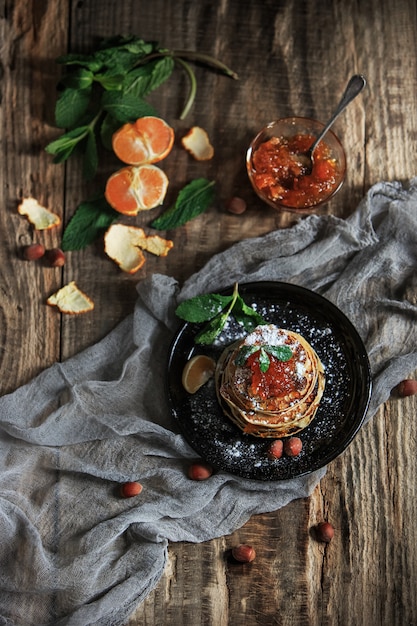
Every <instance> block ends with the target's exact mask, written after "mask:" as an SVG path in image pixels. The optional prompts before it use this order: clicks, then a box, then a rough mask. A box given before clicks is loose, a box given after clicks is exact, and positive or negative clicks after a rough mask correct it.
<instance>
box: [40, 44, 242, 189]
mask: <svg viewBox="0 0 417 626" xmlns="http://www.w3.org/2000/svg"><path fill="white" fill-rule="evenodd" d="M189 61H196V62H198V63H203V64H205V65H207V66H209V67H211V68H214V69H217V70H219V71H221V72H222V73H223V74H225V75H226V76H229V77H231V78H237V75H236V74H235V73H234V72H232V71H231V70H230V69H229V68H228V67H227V66H225V65H224V64H223V63H221V62H220V61H217V60H216V59H214V58H213V57H211V56H209V55H205V54H201V53H197V52H193V51H187V50H178V51H175V50H168V49H165V48H161V47H159V45H158V44H157V43H155V42H148V41H144V40H143V39H141V38H139V37H135V36H129V37H123V36H117V37H113V38H110V39H105V40H104V41H103V42H102V44H101V45H100V46H99V48H98V49H97V50H96V51H94V52H93V53H91V54H68V55H65V56H61V57H59V58H58V59H57V62H58V63H60V64H61V65H63V66H64V67H65V68H66V73H65V75H64V76H63V78H62V79H61V81H60V83H59V85H58V99H57V102H56V107H55V123H56V125H57V126H58V127H59V128H63V129H65V130H66V132H65V133H64V134H63V135H62V136H61V137H59V138H58V139H56V140H54V141H52V142H51V143H49V144H48V145H47V147H46V151H47V152H48V153H49V154H51V155H52V156H53V157H54V159H53V160H54V163H62V162H64V161H66V160H67V159H68V158H69V157H70V156H71V155H72V154H73V153H74V152H75V151H76V150H77V151H78V150H79V149H81V150H82V152H83V159H84V160H83V171H84V176H85V177H86V178H88V179H91V178H93V177H94V175H95V173H96V171H97V167H98V142H100V143H101V144H102V145H103V146H104V147H106V148H109V149H110V148H111V137H112V135H113V133H114V132H115V131H116V130H117V129H118V128H119V127H120V126H121V125H123V124H125V123H127V122H133V121H135V120H136V119H138V118H139V117H143V116H146V115H157V112H156V111H155V109H154V108H153V107H152V106H151V105H150V104H149V103H148V102H147V101H146V97H147V96H148V95H149V94H150V93H151V92H152V91H154V90H155V89H157V88H158V87H159V86H160V85H162V84H163V83H164V82H165V81H166V80H168V78H169V77H170V76H171V74H172V72H173V70H174V67H175V64H178V65H180V66H181V67H182V68H183V69H184V70H185V71H186V74H187V76H188V78H189V83H190V90H189V94H188V97H187V100H186V104H185V107H184V109H183V111H182V113H181V116H180V118H181V119H184V118H185V117H186V115H187V114H188V112H189V110H190V108H191V106H192V104H193V102H194V99H195V95H196V85H197V83H196V77H195V73H194V70H193V69H192V67H191V66H190V64H189Z"/></svg>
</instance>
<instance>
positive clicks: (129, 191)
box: [105, 164, 168, 215]
mask: <svg viewBox="0 0 417 626" xmlns="http://www.w3.org/2000/svg"><path fill="white" fill-rule="evenodd" d="M167 188H168V177H167V175H166V174H165V172H163V171H162V170H161V169H160V168H159V167H157V166H156V165H148V164H147V165H140V166H135V165H128V166H127V167H122V169H120V170H117V172H114V174H112V175H111V176H110V178H109V179H108V181H107V184H106V189H105V197H106V200H107V202H108V203H109V204H110V206H112V207H113V209H115V210H116V211H118V212H119V213H123V215H137V213H138V212H139V211H147V210H149V209H153V208H154V207H156V206H158V205H160V204H162V202H163V201H164V198H165V194H166V192H167Z"/></svg>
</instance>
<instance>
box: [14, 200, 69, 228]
mask: <svg viewBox="0 0 417 626" xmlns="http://www.w3.org/2000/svg"><path fill="white" fill-rule="evenodd" d="M17 211H18V213H19V214H20V215H23V216H25V217H27V218H28V220H29V222H30V223H31V224H33V226H34V227H35V229H36V230H49V229H50V228H54V227H55V226H58V225H59V224H60V223H61V218H60V217H59V215H56V213H53V212H52V211H50V210H49V209H47V208H46V207H44V206H42V205H41V204H40V203H39V202H38V201H37V200H36V199H35V198H23V200H22V202H21V203H20V204H19V206H18V207H17Z"/></svg>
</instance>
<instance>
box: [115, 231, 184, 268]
mask: <svg viewBox="0 0 417 626" xmlns="http://www.w3.org/2000/svg"><path fill="white" fill-rule="evenodd" d="M173 246H174V243H173V242H172V241H170V240H168V239H163V238H162V237H160V236H159V235H146V233H145V231H144V230H143V229H142V228H139V227H137V226H128V225H126V224H112V225H111V226H110V227H109V228H108V229H107V231H106V233H105V235H104V251H105V253H106V254H107V256H109V257H110V258H111V259H112V260H113V261H115V263H117V265H118V266H119V267H120V269H122V270H123V271H124V272H127V273H128V274H134V273H135V272H137V271H138V270H139V269H140V268H141V267H142V265H143V264H144V263H145V256H144V254H143V251H142V250H146V251H147V252H150V253H152V254H155V255H157V256H167V254H168V252H169V251H170V250H171V248H172V247H173Z"/></svg>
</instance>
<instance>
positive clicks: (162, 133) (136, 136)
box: [112, 116, 174, 165]
mask: <svg viewBox="0 0 417 626" xmlns="http://www.w3.org/2000/svg"><path fill="white" fill-rule="evenodd" d="M173 145H174V130H173V129H172V128H171V126H168V124H167V123H166V122H165V121H164V120H162V119H161V118H159V117H153V116H147V117H140V118H139V119H137V120H136V122H133V123H129V124H124V125H123V126H122V127H121V128H119V129H118V130H116V132H115V133H114V134H113V137H112V147H113V151H114V153H115V155H116V156H117V157H118V158H119V159H120V160H121V161H123V163H128V164H129V165H143V164H144V163H157V162H158V161H162V159H164V158H165V157H166V156H167V155H168V154H169V153H170V152H171V149H172V146H173Z"/></svg>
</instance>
